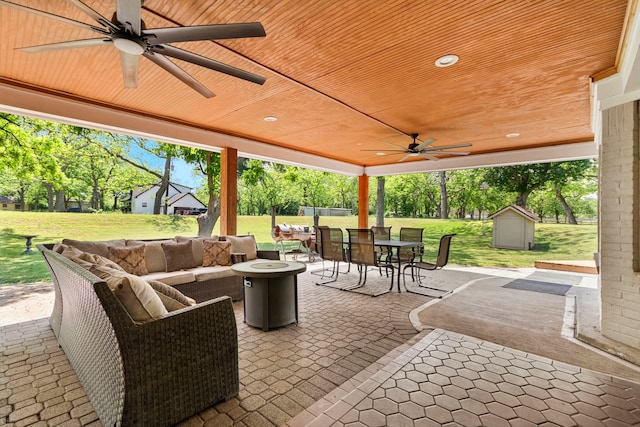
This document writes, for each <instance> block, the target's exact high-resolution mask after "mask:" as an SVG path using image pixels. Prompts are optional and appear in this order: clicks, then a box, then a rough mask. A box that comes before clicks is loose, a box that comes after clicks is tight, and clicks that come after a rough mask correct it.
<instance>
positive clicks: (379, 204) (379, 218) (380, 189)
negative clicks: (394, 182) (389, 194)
mask: <svg viewBox="0 0 640 427" xmlns="http://www.w3.org/2000/svg"><path fill="white" fill-rule="evenodd" d="M376 183H377V187H376V227H384V183H385V178H384V176H379V177H378V178H377V179H376Z"/></svg>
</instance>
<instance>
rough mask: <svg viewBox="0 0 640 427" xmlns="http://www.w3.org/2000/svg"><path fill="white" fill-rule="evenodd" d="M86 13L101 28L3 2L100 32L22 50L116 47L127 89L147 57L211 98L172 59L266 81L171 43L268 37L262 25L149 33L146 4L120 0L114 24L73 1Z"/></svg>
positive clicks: (4, 3)
mask: <svg viewBox="0 0 640 427" xmlns="http://www.w3.org/2000/svg"><path fill="white" fill-rule="evenodd" d="M68 1H69V2H70V3H71V4H73V5H74V6H75V7H77V8H78V9H80V10H81V11H82V12H83V13H84V14H85V15H87V16H88V17H89V18H91V19H92V20H94V21H95V22H96V23H97V24H98V25H90V24H86V23H84V22H80V21H76V20H73V19H69V18H65V17H64V16H59V15H55V14H53V13H49V12H45V11H42V10H38V9H33V8H30V7H27V6H22V5H20V4H17V3H12V2H9V1H6V0H0V5H1V6H7V7H11V8H14V9H18V10H21V11H23V12H27V13H32V14H35V15H39V16H42V17H45V18H50V19H54V20H56V21H59V22H63V23H65V24H70V25H75V26H77V27H81V28H84V29H86V30H89V31H92V32H94V33H99V34H100V38H96V39H86V40H73V41H66V42H59V43H50V44H44V45H38V46H27V47H23V48H19V49H20V50H21V51H23V52H27V53H39V52H50V51H55V50H62V49H75V48H84V47H93V46H101V45H104V43H105V42H106V43H113V45H114V46H115V47H116V48H117V49H118V50H119V51H120V53H121V55H120V60H121V62H122V74H123V80H124V87H127V88H135V87H137V86H138V61H139V57H140V56H144V57H145V58H147V59H149V60H150V61H151V62H153V63H155V64H156V65H158V66H159V67H161V68H163V69H164V70H165V71H167V72H168V73H170V74H172V75H173V76H174V77H176V78H177V79H179V80H181V81H182V82H183V83H185V84H186V85H187V86H189V87H191V88H192V89H194V90H195V91H197V92H198V93H200V94H201V95H202V96H204V97H206V98H210V97H212V96H214V94H213V92H211V91H210V90H209V89H207V88H206V87H205V86H204V85H203V84H201V83H200V82H198V81H197V80H196V79H194V78H193V77H191V76H190V75H189V74H188V73H187V72H186V71H184V70H183V69H182V68H180V67H179V66H178V65H176V64H175V63H174V62H173V61H171V60H169V59H168V58H167V57H172V58H175V59H179V60H181V61H185V62H189V63H192V64H195V65H199V66H201V67H205V68H208V69H210V70H213V71H218V72H221V73H225V74H227V75H230V76H233V77H237V78H239V79H243V80H247V81H250V82H252V83H256V84H260V85H261V84H263V83H264V82H265V78H264V77H262V76H259V75H256V74H253V73H250V72H248V71H245V70H241V69H239V68H236V67H233V66H231V65H227V64H223V63H222V62H218V61H215V60H213V59H209V58H205V57H203V56H200V55H197V54H195V53H192V52H188V51H186V50H182V49H178V48H176V47H173V46H171V45H170V44H169V43H177V42H187V41H207V40H208V41H212V40H223V39H236V38H245V37H264V36H266V33H265V31H264V28H263V27H262V24H261V23H259V22H246V23H239V24H212V25H197V26H190V27H168V28H155V29H146V28H145V26H144V22H143V21H142V20H141V19H140V8H141V6H142V1H141V0H138V1H136V0H118V1H117V2H116V12H115V14H114V15H113V19H112V20H108V19H107V18H105V17H104V16H102V15H101V14H100V13H98V12H96V11H95V10H93V9H92V8H91V7H89V6H88V5H86V4H85V3H83V2H82V1H81V0H68Z"/></svg>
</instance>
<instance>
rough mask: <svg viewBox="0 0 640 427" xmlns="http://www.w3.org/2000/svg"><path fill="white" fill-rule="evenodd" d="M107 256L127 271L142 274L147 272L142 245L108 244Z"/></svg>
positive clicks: (137, 274)
mask: <svg viewBox="0 0 640 427" xmlns="http://www.w3.org/2000/svg"><path fill="white" fill-rule="evenodd" d="M107 258H109V259H110V260H111V261H113V262H115V263H116V264H118V265H119V266H120V267H122V268H123V269H124V270H125V271H126V272H127V273H130V274H135V275H136V276H142V275H145V274H147V273H149V272H148V271H147V264H146V261H145V258H144V245H139V246H127V247H118V246H108V247H107Z"/></svg>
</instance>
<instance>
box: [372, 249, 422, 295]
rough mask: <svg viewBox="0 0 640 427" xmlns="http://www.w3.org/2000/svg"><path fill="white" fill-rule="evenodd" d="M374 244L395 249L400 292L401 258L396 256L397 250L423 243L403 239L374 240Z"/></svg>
mask: <svg viewBox="0 0 640 427" xmlns="http://www.w3.org/2000/svg"><path fill="white" fill-rule="evenodd" d="M373 244H374V245H375V246H385V247H388V248H391V249H395V250H396V258H397V259H398V284H397V286H398V292H400V275H401V274H402V268H401V266H402V259H401V258H400V256H398V251H399V250H400V249H405V248H422V247H424V243H422V242H410V241H405V240H377V239H376V240H374V241H373Z"/></svg>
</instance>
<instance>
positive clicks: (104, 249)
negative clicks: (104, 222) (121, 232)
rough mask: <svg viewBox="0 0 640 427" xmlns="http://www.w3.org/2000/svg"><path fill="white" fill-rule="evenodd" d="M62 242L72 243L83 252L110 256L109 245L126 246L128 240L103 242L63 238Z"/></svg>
mask: <svg viewBox="0 0 640 427" xmlns="http://www.w3.org/2000/svg"><path fill="white" fill-rule="evenodd" d="M62 243H63V244H65V245H71V246H74V247H76V248H78V249H80V250H81V251H82V252H89V253H92V254H98V255H100V256H103V257H108V252H109V251H108V247H109V246H117V247H124V246H126V241H125V240H124V239H118V240H105V241H101V242H94V241H90V240H74V239H63V240H62Z"/></svg>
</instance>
